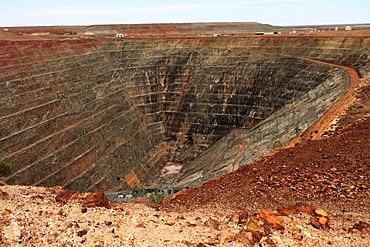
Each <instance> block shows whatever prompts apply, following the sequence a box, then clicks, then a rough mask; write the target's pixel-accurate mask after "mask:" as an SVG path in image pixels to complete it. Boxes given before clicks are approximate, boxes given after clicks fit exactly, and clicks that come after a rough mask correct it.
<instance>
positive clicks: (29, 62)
mask: <svg viewBox="0 0 370 247" xmlns="http://www.w3.org/2000/svg"><path fill="white" fill-rule="evenodd" d="M358 42H360V43H358ZM368 42H369V41H368V40H367V39H361V41H358V40H357V39H355V38H337V39H326V38H320V39H318V38H315V39H308V40H301V39H300V38H294V39H293V38H290V39H286V40H284V39H276V38H248V39H237V40H227V39H215V40H186V39H178V40H163V41H159V40H157V41H124V42H111V41H109V42H97V41H64V42H59V41H39V42H31V43H30V42H10V41H9V42H3V43H2V46H1V47H2V51H1V54H0V55H1V58H2V60H1V80H0V85H1V95H2V98H1V101H2V104H1V119H0V121H1V122H0V125H1V133H0V134H1V137H0V145H1V146H0V152H1V153H0V154H1V156H2V157H3V159H5V160H6V161H8V162H9V163H11V164H13V167H14V172H13V175H12V176H11V177H10V178H9V179H8V183H22V184H34V185H66V186H68V187H70V188H77V189H79V190H97V189H101V188H102V187H105V188H107V189H108V190H111V191H112V190H121V189H126V188H129V187H132V186H135V185H136V184H138V183H140V182H144V183H145V181H148V179H149V178H153V176H154V177H156V176H159V175H160V169H161V168H162V167H163V166H164V165H166V164H167V162H180V163H184V164H185V165H187V166H189V165H190V164H191V163H192V162H193V161H194V159H195V158H196V157H198V156H199V155H201V154H202V153H203V152H204V151H205V150H207V149H208V148H209V147H211V146H212V145H213V144H214V143H216V142H217V141H218V140H220V139H221V138H223V137H224V136H225V135H227V134H229V132H230V131H231V130H233V129H236V128H238V129H240V128H241V129H246V130H249V129H251V128H252V127H253V126H255V125H256V124H258V123H260V122H261V121H262V120H265V119H267V118H268V117H270V116H271V115H273V114H274V113H275V112H277V111H278V110H279V109H283V107H286V105H287V104H288V105H289V104H292V102H299V101H300V99H301V98H302V97H307V95H311V96H312V97H311V98H308V101H311V100H312V99H316V100H318V101H320V100H319V99H320V97H322V96H323V95H319V96H318V95H317V94H309V92H310V91H312V90H313V89H316V90H317V87H318V86H320V85H324V84H325V83H327V84H328V85H330V88H329V91H333V92H335V93H334V94H333V95H331V96H330V97H329V98H328V99H327V102H329V105H330V102H333V101H334V100H335V99H336V98H337V97H339V96H340V95H341V94H342V93H343V92H344V90H345V88H346V86H347V78H346V75H345V73H344V72H343V70H341V69H336V68H333V67H329V66H325V65H320V64H315V63H311V62H309V61H306V60H302V59H298V58H294V57H287V56H286V55H291V56H304V57H310V58H314V59H323V60H326V61H331V62H336V63H340V64H345V65H351V66H353V67H355V68H356V69H357V70H358V71H359V72H360V73H361V74H363V75H365V74H368V73H369V71H368V66H367V64H368V63H369V50H368V47H369V46H367V44H368ZM366 47H367V48H366ZM281 53H284V54H283V55H284V56H282V54H281ZM327 106H328V105H327V104H325V106H321V105H320V104H313V105H312V106H311V110H313V109H314V112H315V114H316V113H317V109H319V111H318V113H321V114H322V113H323V112H324V111H325V109H326V108H327ZM311 110H310V108H309V109H307V112H310V111H311ZM304 127H308V126H304ZM297 134H298V133H297ZM231 146H232V147H231V148H232V149H233V148H235V147H239V143H236V144H232V145H231ZM200 170H202V168H200Z"/></svg>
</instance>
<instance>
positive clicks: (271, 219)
mask: <svg viewBox="0 0 370 247" xmlns="http://www.w3.org/2000/svg"><path fill="white" fill-rule="evenodd" d="M258 216H259V217H260V218H261V219H263V220H265V221H266V222H267V224H268V225H269V226H270V227H271V228H273V229H276V230H284V229H285V228H284V225H283V221H282V220H281V219H280V218H279V217H278V216H276V215H274V214H273V213H271V212H269V211H266V210H262V211H261V212H259V213H258Z"/></svg>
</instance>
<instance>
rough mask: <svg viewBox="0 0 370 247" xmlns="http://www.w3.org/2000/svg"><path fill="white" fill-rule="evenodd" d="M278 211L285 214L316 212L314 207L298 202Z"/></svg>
mask: <svg viewBox="0 0 370 247" xmlns="http://www.w3.org/2000/svg"><path fill="white" fill-rule="evenodd" d="M277 211H278V212H279V213H280V214H281V215H284V216H288V215H291V214H298V213H307V214H312V213H313V212H314V210H313V208H312V207H311V206H309V205H306V204H297V205H293V206H288V207H281V208H278V209H277Z"/></svg>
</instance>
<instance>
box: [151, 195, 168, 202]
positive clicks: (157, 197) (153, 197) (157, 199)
mask: <svg viewBox="0 0 370 247" xmlns="http://www.w3.org/2000/svg"><path fill="white" fill-rule="evenodd" d="M164 198H165V196H164V195H162V194H152V195H150V196H149V199H150V200H151V201H152V202H154V203H156V204H160V203H161V202H162V201H163V200H164Z"/></svg>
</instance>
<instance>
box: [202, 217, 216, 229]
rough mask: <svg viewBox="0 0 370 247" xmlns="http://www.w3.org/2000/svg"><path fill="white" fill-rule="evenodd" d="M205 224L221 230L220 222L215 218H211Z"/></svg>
mask: <svg viewBox="0 0 370 247" xmlns="http://www.w3.org/2000/svg"><path fill="white" fill-rule="evenodd" d="M204 226H208V227H211V228H212V229H215V230H219V227H220V222H218V221H217V220H215V219H212V218H210V219H208V220H206V221H205V222H204Z"/></svg>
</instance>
